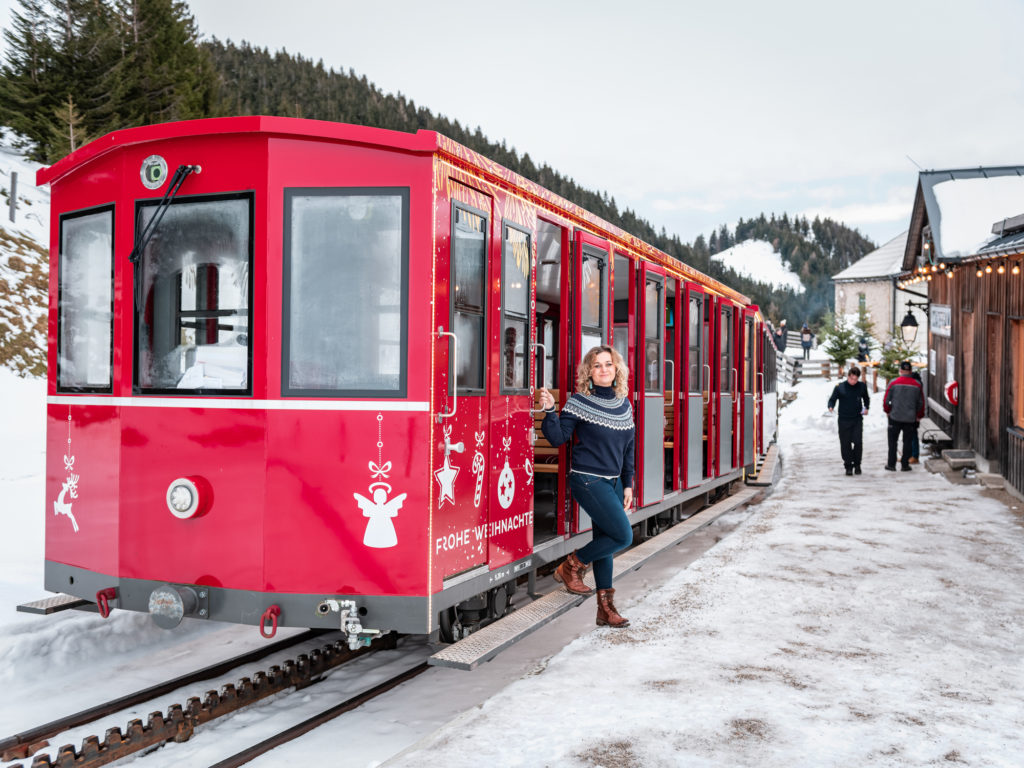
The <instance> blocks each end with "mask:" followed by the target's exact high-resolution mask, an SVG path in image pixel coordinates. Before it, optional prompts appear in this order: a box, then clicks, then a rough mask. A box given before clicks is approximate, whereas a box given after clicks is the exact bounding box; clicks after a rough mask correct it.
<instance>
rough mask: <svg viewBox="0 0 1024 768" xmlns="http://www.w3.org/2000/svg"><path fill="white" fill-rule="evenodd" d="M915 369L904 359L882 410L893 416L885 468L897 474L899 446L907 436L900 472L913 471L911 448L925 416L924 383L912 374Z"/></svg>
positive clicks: (890, 385)
mask: <svg viewBox="0 0 1024 768" xmlns="http://www.w3.org/2000/svg"><path fill="white" fill-rule="evenodd" d="M913 370H914V368H913V366H911V364H910V363H909V362H907V361H906V360H904V361H903V362H902V363H900V375H899V377H898V378H896V379H893V380H892V382H891V383H890V384H889V386H888V387H887V388H886V390H885V397H883V398H882V408H883V409H884V410H885V412H886V413H887V414H889V459H888V461H886V462H885V468H886V469H887V470H889V471H890V472H895V471H896V443H897V441H898V440H899V437H900V435H901V434H902V435H903V460H902V461H901V462H900V469H902V470H903V471H904V472H909V471H910V455H911V445H912V444H913V441H914V438H916V437H917V424H918V422H919V421H921V419H922V418H923V417H924V390H923V389H922V388H921V383H920V382H918V381H914V378H913V377H912V376H911V375H910V373H911V371H913Z"/></svg>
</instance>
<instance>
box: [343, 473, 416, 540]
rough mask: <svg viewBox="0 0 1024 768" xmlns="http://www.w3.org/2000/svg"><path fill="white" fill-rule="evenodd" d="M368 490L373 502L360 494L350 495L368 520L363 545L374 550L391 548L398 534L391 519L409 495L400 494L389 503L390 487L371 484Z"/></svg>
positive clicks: (381, 484)
mask: <svg viewBox="0 0 1024 768" xmlns="http://www.w3.org/2000/svg"><path fill="white" fill-rule="evenodd" d="M369 490H370V491H372V492H373V501H371V500H370V499H368V498H366V497H365V496H363V495H362V494H361V493H353V494H352V496H353V497H354V498H355V500H356V503H357V504H358V505H359V508H360V509H361V510H363V517H368V518H370V520H369V522H368V523H367V524H366V533H364V534H363V544H365V545H366V546H368V547H373V548H375V549H387V548H388V547H393V546H395V545H396V544H398V534H397V533H395V524H394V523H392V522H391V518H393V517H397V516H398V510H400V509H401V508H402V502H403V501H405V497H406V496H408V495H409V494H407V493H400V494H399V495H398V496H395V498H393V499H391V500H390V501H389V500H388V494H389V493H390V492H391V486H390V485H388V484H387V483H372V484H371V485H370V488H369Z"/></svg>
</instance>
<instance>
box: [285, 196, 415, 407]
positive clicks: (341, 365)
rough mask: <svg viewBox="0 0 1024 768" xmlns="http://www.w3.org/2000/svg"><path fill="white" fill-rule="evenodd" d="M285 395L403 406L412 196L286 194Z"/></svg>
mask: <svg viewBox="0 0 1024 768" xmlns="http://www.w3.org/2000/svg"><path fill="white" fill-rule="evenodd" d="M284 216H285V233H284V238H285V242H284V307H283V313H284V320H285V323H286V326H287V327H286V328H285V329H284V334H283V339H284V349H283V357H284V359H283V368H282V379H283V381H282V393H283V394H285V395H320V396H347V397H359V396H376V397H405V394H406V367H405V357H406V317H407V304H408V262H409V190H408V188H405V187H388V188H353V189H288V190H285V212H284Z"/></svg>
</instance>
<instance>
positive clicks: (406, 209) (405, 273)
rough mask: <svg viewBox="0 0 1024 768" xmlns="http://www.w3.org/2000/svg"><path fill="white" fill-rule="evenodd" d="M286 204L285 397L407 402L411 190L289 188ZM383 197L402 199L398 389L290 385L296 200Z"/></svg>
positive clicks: (283, 236)
mask: <svg viewBox="0 0 1024 768" xmlns="http://www.w3.org/2000/svg"><path fill="white" fill-rule="evenodd" d="M283 193H284V197H283V204H282V209H283V211H282V214H283V220H282V222H283V223H282V232H281V239H282V242H281V397H314V398H336V399H341V398H357V397H361V398H372V399H374V400H405V399H407V398H408V396H409V395H408V391H409V266H410V261H409V227H410V220H411V219H410V198H411V195H410V187H408V186H392V187H285V188H284V190H283ZM370 195H379V196H381V197H387V196H395V195H397V196H399V197H400V198H401V200H402V245H401V250H402V254H401V269H402V279H401V288H400V292H401V295H400V298H399V332H400V335H401V339H400V341H399V345H398V347H399V349H398V356H399V373H398V388H397V389H394V390H382V389H309V388H299V387H291V386H289V384H288V371H289V369H290V364H289V363H290V360H291V357H290V354H289V353H290V340H291V327H290V318H291V287H292V286H291V283H292V280H291V266H292V230H291V214H292V201H293V200H294V198H296V197H313V196H316V197H357V196H370Z"/></svg>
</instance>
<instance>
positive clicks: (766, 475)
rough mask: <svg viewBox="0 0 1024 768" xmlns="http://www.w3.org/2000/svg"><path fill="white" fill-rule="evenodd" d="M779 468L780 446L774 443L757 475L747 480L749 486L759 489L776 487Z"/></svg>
mask: <svg viewBox="0 0 1024 768" xmlns="http://www.w3.org/2000/svg"><path fill="white" fill-rule="evenodd" d="M779 466H780V465H779V444H778V443H772V444H771V446H770V447H769V448H768V453H766V454H765V455H764V460H763V461H761V462H760V466H758V468H757V474H756V475H753V476H752V477H750V478H748V479H747V485H751V486H754V487H757V488H764V487H765V486H769V485H774V484H775V479H776V478H775V475H776V473H777V472H778V471H779Z"/></svg>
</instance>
